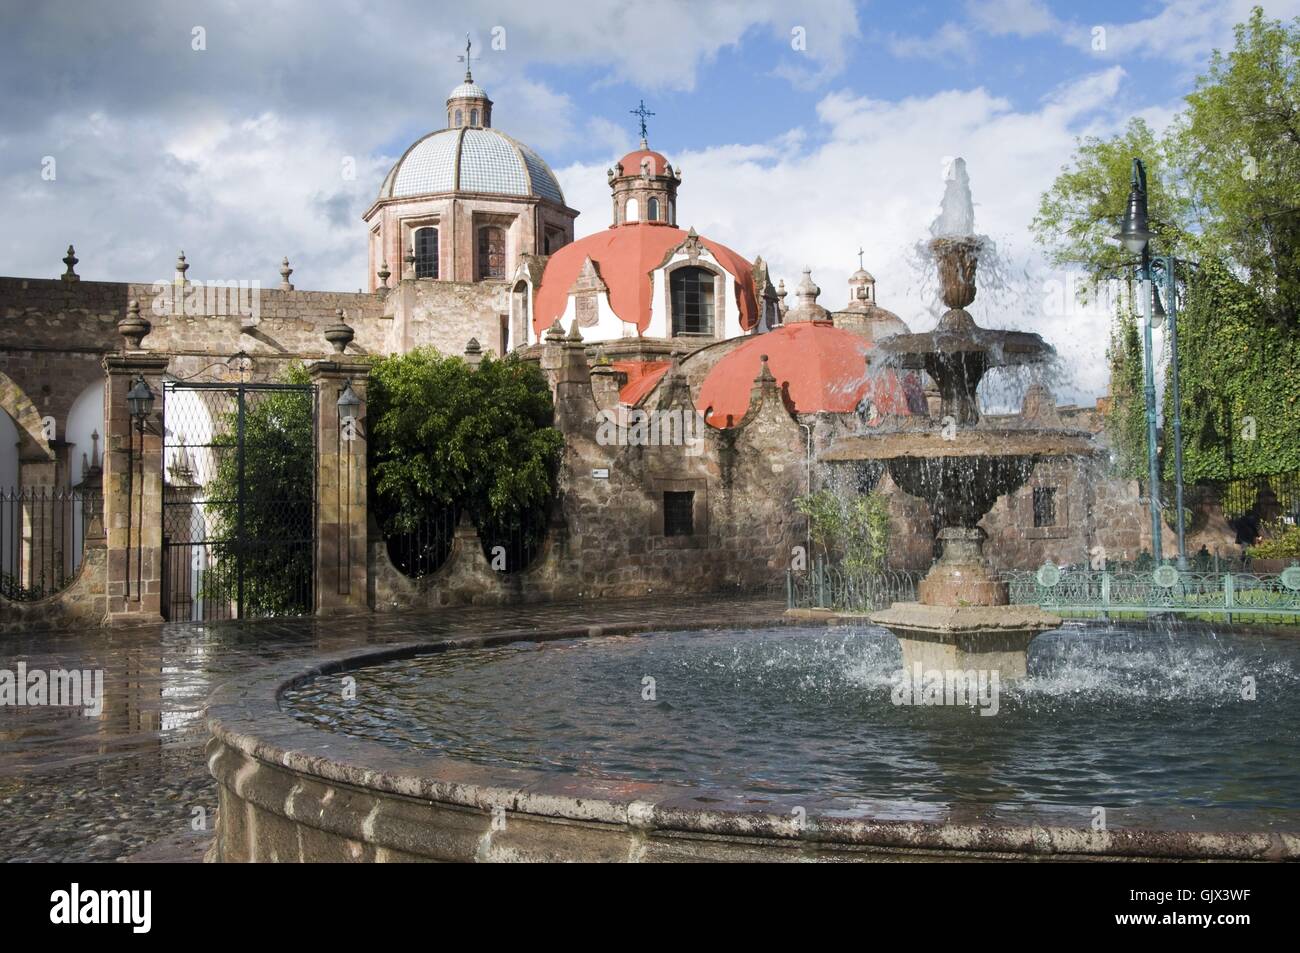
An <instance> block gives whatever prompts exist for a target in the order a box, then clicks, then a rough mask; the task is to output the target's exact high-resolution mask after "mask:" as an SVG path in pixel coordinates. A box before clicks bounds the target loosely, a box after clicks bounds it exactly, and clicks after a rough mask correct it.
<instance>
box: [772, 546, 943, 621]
mask: <svg viewBox="0 0 1300 953" xmlns="http://www.w3.org/2000/svg"><path fill="white" fill-rule="evenodd" d="M923 575H924V573H920V572H913V571H911V570H902V569H897V570H896V569H887V570H884V571H881V572H867V571H851V570H845V569H842V568H840V567H836V566H831V565H827V563H826V562H825V560H821V559H818V560H814V562H813V565H812V566H811V567H810V568H809V570H808V571H806V572H796V571H794V570H787V571H786V604H787V605H788V606H789V607H790V608H792V609H795V608H798V609H836V610H839V611H842V612H875V611H877V610H879V609H886V608H888V607H889V606H890V605H892V604H893V603H895V602H915V601H916V584H917V583H918V582H920V580H921V578H922V576H923Z"/></svg>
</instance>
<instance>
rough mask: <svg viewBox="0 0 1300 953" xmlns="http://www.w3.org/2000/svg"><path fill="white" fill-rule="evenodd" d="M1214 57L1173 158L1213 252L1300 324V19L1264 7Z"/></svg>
mask: <svg viewBox="0 0 1300 953" xmlns="http://www.w3.org/2000/svg"><path fill="white" fill-rule="evenodd" d="M1234 33H1235V41H1236V42H1235V48H1234V49H1233V50H1231V51H1229V52H1227V53H1223V52H1221V51H1219V50H1215V51H1214V52H1213V54H1212V56H1211V58H1210V65H1209V70H1208V72H1207V73H1206V74H1205V75H1204V76H1201V77H1200V78H1199V79H1198V80H1197V83H1196V89H1195V91H1194V92H1192V93H1191V94H1190V95H1188V97H1187V108H1186V110H1185V111H1184V112H1183V113H1182V115H1181V116H1180V117H1179V118H1178V120H1177V121H1176V123H1175V125H1174V130H1173V134H1172V136H1171V149H1172V150H1173V151H1174V152H1176V153H1177V154H1178V156H1179V164H1180V165H1181V167H1182V169H1184V170H1185V173H1184V174H1185V177H1186V183H1187V188H1188V190H1189V192H1190V194H1191V195H1192V196H1194V198H1195V202H1196V207H1197V211H1198V225H1199V227H1200V228H1201V230H1202V231H1203V233H1204V234H1203V245H1204V248H1205V250H1206V251H1207V252H1208V253H1209V254H1212V255H1213V256H1214V257H1217V258H1221V259H1223V260H1224V261H1225V262H1228V263H1230V264H1231V265H1232V266H1235V268H1237V269H1239V270H1240V271H1241V272H1242V273H1243V274H1244V275H1247V276H1248V277H1249V284H1250V285H1251V287H1253V288H1254V289H1255V291H1256V292H1257V293H1258V294H1259V296H1260V299H1261V301H1262V303H1263V305H1264V307H1265V308H1266V309H1267V310H1268V311H1269V313H1270V314H1271V315H1273V316H1275V317H1278V318H1281V319H1283V320H1285V321H1286V322H1288V323H1290V324H1292V325H1293V326H1294V325H1295V324H1296V322H1297V315H1298V314H1300V308H1298V306H1300V18H1297V19H1295V20H1292V21H1291V22H1290V23H1284V22H1282V21H1280V20H1270V19H1267V18H1266V17H1265V16H1264V12H1263V10H1261V9H1260V8H1259V7H1256V8H1255V9H1254V10H1253V11H1252V13H1251V16H1250V20H1249V21H1247V22H1246V23H1241V24H1238V25H1237V27H1236V28H1235V31H1234Z"/></svg>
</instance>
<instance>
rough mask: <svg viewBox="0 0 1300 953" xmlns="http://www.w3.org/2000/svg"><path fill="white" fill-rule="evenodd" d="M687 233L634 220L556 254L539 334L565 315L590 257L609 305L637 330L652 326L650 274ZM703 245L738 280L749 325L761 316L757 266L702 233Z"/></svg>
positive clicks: (536, 325) (537, 315) (540, 297)
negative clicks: (755, 285) (756, 285)
mask: <svg viewBox="0 0 1300 953" xmlns="http://www.w3.org/2000/svg"><path fill="white" fill-rule="evenodd" d="M686 237H687V233H686V232H684V231H682V230H681V229H680V228H675V227H673V226H671V225H665V224H661V223H658V222H636V223H631V222H629V223H627V224H624V225H619V226H617V227H613V228H609V229H607V230H606V231H603V232H597V233H596V234H595V235H588V236H587V237H586V238H580V239H578V241H576V242H570V243H569V244H568V245H565V246H564V247H563V248H561V249H560V250H559V251H557V252H556V253H555V254H553V255H551V257H550V258H549V259H548V260H547V262H546V270H545V271H543V272H542V284H541V287H540V288H539V289H538V290H537V300H536V302H535V303H534V308H533V330H534V331H535V332H536V333H537V335H538V336H541V335H543V334H545V333H546V331H547V329H548V328H550V327H551V325H553V324H554V323H555V321H556V319H557V318H559V317H560V315H562V314H564V311H565V309H566V308H567V307H568V306H569V289H570V288H572V287H573V283H574V281H575V280H576V279H577V277H578V273H579V272H580V271H581V270H582V264H583V262H585V261H586V260H587V258H588V257H590V258H591V260H592V261H594V262H595V263H596V267H597V269H598V270H599V271H600V277H601V279H602V280H603V281H604V282H605V285H606V286H607V287H608V288H609V306H610V307H611V308H613V309H614V313H615V314H617V315H618V316H619V317H620V318H622V319H623V320H624V321H626V322H628V323H629V324H632V323H635V324H636V328H637V331H638V332H643V331H645V329H646V328H648V327H649V326H650V311H651V301H650V295H651V281H650V274H651V272H653V271H654V270H655V269H656V268H658V267H659V265H660V264H661V263H662V262H663V260H664V257H665V256H666V255H667V254H668V252H669V251H670V250H671V249H673V248H676V247H677V246H678V245H680V244H681V243H682V242H684V241H686ZM700 244H701V245H703V246H704V247H705V248H707V249H708V250H709V251H710V252H711V253H712V254H713V256H714V258H716V259H717V261H718V264H719V265H721V266H722V267H723V269H725V270H726V271H727V273H728V274H730V275H731V277H733V278H735V279H736V280H735V283H734V290H735V296H736V301H737V302H738V303H739V308H740V326H741V327H742V328H744V329H745V330H749V329H750V328H752V327H753V326H754V324H755V322H756V321H757V317H758V304H757V298H756V297H755V293H754V273H753V265H752V264H750V262H748V261H746V260H745V259H744V258H743V257H741V256H740V255H738V254H737V253H736V252H734V251H732V250H731V249H730V248H728V247H727V246H726V245H720V244H718V243H717V242H715V241H710V240H709V239H707V238H703V237H701V238H700Z"/></svg>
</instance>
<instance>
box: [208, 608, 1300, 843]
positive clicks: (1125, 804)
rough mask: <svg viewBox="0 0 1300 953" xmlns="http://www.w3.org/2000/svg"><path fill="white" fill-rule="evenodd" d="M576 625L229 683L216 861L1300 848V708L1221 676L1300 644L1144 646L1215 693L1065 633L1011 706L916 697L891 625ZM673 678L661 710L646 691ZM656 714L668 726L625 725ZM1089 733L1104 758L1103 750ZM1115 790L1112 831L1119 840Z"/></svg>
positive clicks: (215, 735) (1276, 669)
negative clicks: (1249, 701)
mask: <svg viewBox="0 0 1300 953" xmlns="http://www.w3.org/2000/svg"><path fill="white" fill-rule="evenodd" d="M608 631H609V630H608V629H606V632H608ZM555 635H557V636H563V637H564V638H557V639H556V640H555V641H550V640H548V638H547V636H546V635H540V636H539V635H538V634H536V633H529V634H527V635H526V636H525V635H522V634H516V635H503V636H499V637H489V638H481V639H458V640H453V641H448V642H442V643H434V644H427V645H410V646H403V647H399V648H392V649H387V650H384V651H382V652H372V653H368V654H365V655H359V656H358V655H352V656H346V657H335V658H325V659H321V660H319V661H318V662H317V663H316V664H314V665H311V666H310V667H307V668H303V667H302V663H299V664H298V665H296V666H294V665H287V666H281V667H279V668H278V669H272V670H268V671H266V672H264V673H262V674H261V675H259V676H258V677H257V678H256V679H255V680H253V681H252V682H251V683H249V684H243V685H238V686H234V685H232V686H227V687H225V688H223V689H222V690H221V691H220V692H219V693H218V694H217V696H215V697H214V699H213V700H212V703H211V704H210V707H209V718H210V721H209V724H210V728H211V732H212V740H211V741H210V743H209V749H208V755H209V766H210V768H211V771H212V773H213V775H214V777H215V778H216V779H217V781H218V789H219V798H220V814H219V819H218V825H217V834H216V838H215V842H214V845H213V848H212V850H211V853H210V859H212V860H223V861H242V860H272V861H274V860H279V861H298V860H311V861H314V860H337V861H411V860H439V861H475V860H478V861H499V860H532V861H543V860H547V861H549V860H601V861H657V860H700V859H704V860H741V861H756V860H899V859H934V858H944V859H956V860H988V859H1006V858H1012V859H1013V858H1026V859H1044V860H1052V859H1068V860H1079V859H1084V860H1099V859H1115V858H1134V857H1150V858H1155V857H1159V858H1170V859H1205V858H1224V859H1285V858H1294V857H1298V856H1300V836H1298V834H1297V832H1300V812H1297V810H1296V808H1297V807H1298V806H1300V780H1297V778H1296V777H1295V776H1294V766H1295V765H1297V764H1300V758H1297V757H1296V752H1294V751H1292V750H1290V749H1288V750H1286V751H1283V750H1280V749H1279V750H1277V751H1274V749H1273V747H1272V746H1273V745H1274V741H1273V740H1272V736H1271V735H1270V736H1269V737H1267V738H1265V737H1260V736H1259V733H1260V732H1265V731H1267V732H1277V733H1278V734H1277V738H1278V740H1277V742H1276V744H1277V745H1279V746H1281V747H1283V748H1285V747H1286V746H1287V745H1289V746H1290V748H1294V747H1295V740H1294V739H1295V738H1296V737H1297V734H1298V733H1297V732H1296V731H1295V727H1296V725H1295V721H1296V712H1295V711H1294V706H1290V707H1285V710H1284V711H1282V710H1274V707H1275V705H1276V704H1278V703H1279V702H1278V701H1277V700H1276V699H1275V701H1274V702H1273V703H1270V705H1269V710H1267V711H1266V710H1264V709H1263V708H1261V709H1250V710H1244V711H1243V710H1241V709H1238V708H1236V707H1232V706H1231V705H1230V695H1231V693H1230V692H1227V693H1226V694H1225V692H1226V689H1225V687H1224V685H1221V684H1219V682H1220V681H1222V679H1223V678H1228V679H1229V680H1231V678H1232V677H1233V676H1234V673H1235V672H1236V671H1237V670H1238V669H1239V668H1242V667H1243V666H1246V667H1249V668H1250V670H1251V671H1256V672H1267V673H1269V674H1270V676H1271V677H1273V678H1276V679H1280V680H1281V681H1283V682H1285V683H1286V685H1287V686H1293V687H1295V686H1300V682H1297V677H1296V671H1297V660H1296V658H1295V652H1294V649H1293V648H1292V649H1291V650H1290V651H1289V652H1282V653H1281V654H1280V655H1279V654H1277V653H1273V654H1271V655H1269V656H1268V658H1266V659H1263V660H1262V667H1261V664H1258V663H1260V662H1261V659H1260V658H1259V657H1258V652H1259V651H1260V649H1259V647H1258V646H1257V645H1256V644H1254V643H1249V644H1246V643H1243V644H1242V645H1241V646H1240V647H1237V648H1234V650H1233V651H1232V652H1229V653H1227V654H1226V655H1225V654H1224V653H1223V652H1221V651H1218V650H1216V649H1215V646H1216V645H1219V644H1221V643H1219V642H1216V641H1215V640H1207V641H1206V642H1205V643H1204V644H1203V645H1200V646H1199V647H1197V648H1195V650H1194V651H1191V653H1190V654H1187V653H1183V654H1181V655H1180V654H1178V653H1175V655H1174V656H1171V657H1169V658H1166V657H1164V656H1159V655H1158V653H1159V652H1161V651H1163V649H1162V646H1163V645H1164V644H1165V641H1166V640H1164V639H1161V638H1159V637H1157V638H1155V639H1154V640H1153V641H1150V640H1149V641H1148V642H1144V643H1142V645H1143V647H1142V648H1141V652H1142V653H1148V654H1149V653H1150V652H1156V653H1157V656H1158V657H1157V656H1151V657H1149V658H1148V657H1147V656H1146V655H1141V654H1140V653H1139V658H1140V659H1141V666H1142V667H1143V671H1144V672H1149V673H1151V676H1150V677H1152V678H1159V676H1158V674H1156V673H1159V672H1161V671H1165V670H1168V669H1174V670H1176V669H1178V668H1179V667H1180V666H1182V667H1184V668H1187V667H1191V668H1194V669H1195V671H1196V672H1197V673H1198V674H1197V676H1196V679H1197V683H1196V684H1195V685H1191V686H1182V687H1180V684H1179V683H1178V682H1177V681H1167V680H1165V681H1160V682H1159V684H1158V685H1155V684H1152V685H1143V684H1139V685H1131V684H1126V679H1127V678H1128V677H1129V676H1128V675H1125V672H1128V673H1130V675H1131V672H1132V670H1133V666H1134V664H1135V662H1134V659H1133V658H1129V657H1128V656H1126V655H1125V654H1124V653H1122V652H1121V653H1120V655H1119V656H1117V659H1118V662H1117V664H1114V665H1110V666H1105V665H1099V664H1098V659H1097V658H1093V657H1088V655H1087V652H1085V653H1084V655H1083V656H1080V657H1077V658H1076V657H1072V656H1071V653H1072V652H1077V651H1078V650H1079V647H1080V646H1083V645H1085V644H1086V645H1093V646H1094V648H1096V647H1098V646H1101V645H1103V644H1105V643H1103V642H1102V641H1099V640H1093V641H1092V642H1086V641H1080V640H1078V639H1076V638H1073V637H1064V636H1061V635H1060V634H1055V633H1054V634H1051V635H1047V636H1044V637H1043V640H1044V641H1041V642H1040V643H1039V645H1038V646H1037V647H1036V649H1035V654H1034V658H1035V659H1036V660H1037V661H1036V662H1035V665H1034V666H1033V671H1031V677H1030V678H1029V679H1028V680H1027V681H1025V682H1023V683H1022V685H1021V687H1019V688H1016V689H1013V690H1011V692H1010V693H1007V694H1004V697H1003V699H1002V704H1001V711H1000V713H999V715H998V717H992V718H989V717H982V716H981V715H980V714H979V712H978V711H975V710H972V709H969V708H962V707H941V708H925V707H907V706H903V707H900V706H898V705H896V704H893V703H892V702H891V700H890V685H889V683H888V679H885V680H883V681H882V675H884V674H885V673H886V672H890V671H893V670H894V669H895V668H897V667H898V664H899V659H898V655H897V649H896V648H894V643H893V640H892V639H890V638H889V637H888V636H886V635H885V634H884V633H883V632H881V631H880V630H827V629H825V628H821V629H817V630H798V629H772V630H759V631H749V632H727V633H719V632H713V633H675V634H667V635H653V636H648V637H643V638H608V637H604V636H602V637H598V638H577V639H574V638H571V636H572V635H573V633H572V632H566V633H556V634H555ZM525 640H526V641H525ZM1094 643H1095V645H1094ZM1216 651H1217V654H1215V653H1216ZM1204 652H1210V653H1211V656H1212V657H1211V656H1204V654H1203V653H1204ZM1197 653H1202V654H1197ZM1044 660H1047V661H1046V662H1044ZM1103 669H1105V670H1106V671H1107V677H1108V678H1109V679H1112V680H1113V683H1112V684H1110V686H1109V687H1107V688H1105V689H1104V690H1102V691H1101V692H1100V694H1097V693H1096V692H1094V689H1095V688H1096V685H1095V684H1093V683H1088V681H1087V680H1088V679H1090V678H1092V673H1096V672H1098V671H1101V670H1103ZM648 672H655V673H657V674H658V680H657V683H658V692H659V697H658V700H657V701H656V702H649V703H647V702H646V701H645V700H644V699H643V698H642V693H643V691H644V684H643V679H644V677H645V675H646V673H648ZM344 674H348V675H351V676H353V677H355V678H356V680H357V690H358V696H357V697H358V700H359V701H360V702H361V704H360V705H359V706H356V707H348V706H342V707H340V705H336V704H334V702H329V704H327V705H326V706H325V707H324V708H320V707H316V705H315V703H314V702H313V699H315V700H316V701H317V702H319V701H321V700H322V699H324V700H326V701H329V700H330V699H336V698H337V692H338V686H339V683H340V679H341V676H343V675H344ZM1144 677H1146V676H1144ZM692 679H694V680H693V681H692ZM1081 679H1082V680H1083V682H1082V683H1079V684H1075V683H1076V682H1078V681H1079V680H1081ZM683 680H685V681H683ZM1090 685H1091V687H1090ZM1285 687H1286V686H1283V688H1285ZM1080 690H1082V691H1083V693H1084V699H1083V702H1082V703H1081V702H1080V699H1079V691H1080ZM430 691H433V692H435V693H436V697H435V698H431V697H430V696H428V694H427V693H428V692H430ZM1207 692H1208V694H1209V695H1212V696H1213V697H1212V698H1208V699H1207V698H1205V697H1203V696H1204V695H1205V694H1206V693H1207ZM1296 694H1297V693H1296V692H1294V691H1284V692H1283V693H1282V695H1281V696H1278V697H1295V696H1296ZM367 699H369V701H366V700H367ZM1153 701H1155V702H1158V704H1157V705H1155V707H1154V708H1153V706H1152V703H1153ZM434 702H436V703H434ZM1203 702H1204V703H1205V704H1204V705H1203V704H1202V703H1203ZM1207 705H1208V707H1206V706H1207ZM1287 705H1288V706H1289V703H1287ZM1189 706H1191V707H1193V708H1196V709H1197V710H1198V711H1199V710H1200V709H1201V708H1202V707H1206V710H1207V711H1209V712H1210V713H1211V714H1213V713H1214V712H1220V713H1221V714H1220V716H1219V720H1220V721H1223V722H1224V724H1223V726H1222V728H1221V730H1207V726H1206V723H1205V719H1204V718H1199V720H1200V722H1201V723H1200V724H1199V725H1197V724H1193V723H1192V722H1193V721H1196V720H1198V718H1196V717H1189V714H1193V713H1190V712H1189ZM1152 711H1157V712H1163V714H1161V717H1162V718H1164V719H1165V720H1167V722H1168V724H1169V726H1170V728H1169V729H1168V730H1164V731H1161V732H1152V731H1151V730H1150V725H1149V724H1147V723H1145V721H1144V719H1143V716H1142V715H1141V713H1143V712H1147V713H1148V714H1149V713H1150V712H1152ZM1134 712H1136V713H1138V716H1137V717H1135V715H1134ZM326 713H328V714H326ZM317 716H322V717H327V720H328V722H329V730H323V729H322V727H319V725H321V724H324V722H321V721H319V718H318V717H317ZM628 718H634V719H639V720H640V721H639V722H638V723H639V724H640V729H639V730H637V731H633V732H631V733H630V734H629V733H628V732H626V731H621V730H619V727H618V726H619V725H620V723H621V722H622V721H625V720H626V719H628ZM1242 718H1248V719H1249V720H1247V721H1245V722H1242V723H1241V724H1237V723H1236V722H1237V721H1238V720H1240V719H1242ZM311 721H315V722H316V724H315V725H314V724H312V723H309V722H311ZM1229 722H1231V723H1229ZM1243 725H1244V726H1245V733H1246V735H1249V736H1250V737H1249V740H1250V742H1251V743H1250V744H1241V743H1240V741H1239V736H1240V735H1241V732H1242V726H1243ZM1178 726H1182V727H1181V729H1180V728H1179V727H1178ZM1270 726H1271V727H1270ZM1211 727H1214V725H1213V723H1211ZM1148 734H1150V735H1151V736H1152V738H1156V739H1158V745H1157V747H1156V748H1155V749H1153V750H1152V751H1151V752H1149V753H1145V752H1139V753H1138V754H1139V755H1140V756H1141V759H1142V760H1143V761H1144V764H1143V765H1141V766H1139V765H1138V764H1137V763H1136V762H1135V763H1134V764H1133V765H1132V767H1131V776H1129V773H1128V771H1127V770H1118V769H1117V766H1116V765H1112V764H1110V763H1109V762H1108V761H1107V758H1113V757H1116V756H1127V754H1126V753H1127V752H1129V751H1130V750H1131V748H1132V746H1133V745H1134V744H1138V743H1140V739H1141V738H1143V737H1145V736H1146V735H1148ZM1130 735H1131V736H1132V738H1131V739H1130V738H1129V736H1130ZM1184 735H1186V736H1187V737H1183V736H1184ZM1088 739H1092V740H1093V742H1095V744H1096V747H1097V748H1098V752H1097V754H1096V755H1094V756H1089V755H1087V754H1086V753H1081V752H1079V751H1078V750H1076V749H1077V748H1078V746H1079V745H1080V744H1083V743H1086V742H1088ZM1287 739H1290V740H1289V741H1288V740H1287ZM629 745H631V747H629ZM1184 746H1187V747H1189V750H1195V751H1196V752H1197V753H1198V756H1199V757H1200V759H1201V761H1200V762H1196V760H1195V759H1192V761H1193V762H1195V763H1204V761H1205V759H1207V758H1214V759H1217V758H1219V757H1220V755H1222V756H1223V759H1224V760H1223V763H1224V764H1226V765H1236V767H1235V768H1230V770H1235V771H1238V772H1241V773H1242V777H1243V778H1245V777H1247V776H1249V777H1250V778H1252V779H1253V780H1252V784H1253V785H1254V786H1255V787H1257V788H1261V791H1260V796H1259V799H1258V800H1259V803H1256V804H1252V805H1251V809H1250V810H1248V811H1247V810H1218V809H1217V808H1216V807H1215V806H1214V804H1213V803H1212V802H1213V799H1214V792H1216V791H1221V792H1222V796H1223V797H1224V799H1225V800H1229V801H1231V800H1233V799H1240V797H1241V796H1242V785H1241V783H1240V782H1238V781H1236V780H1234V778H1233V777H1222V778H1219V780H1218V781H1216V782H1208V783H1207V782H1205V781H1204V780H1198V779H1197V778H1194V777H1183V776H1181V775H1180V774H1179V772H1180V771H1181V770H1182V761H1181V760H1180V758H1179V757H1178V753H1179V752H1180V751H1182V750H1183V747H1184ZM1221 749H1223V750H1221ZM1229 749H1230V750H1229ZM1225 751H1226V752H1227V753H1225ZM1146 762H1153V763H1146ZM1058 766H1059V767H1058ZM1080 766H1093V767H1095V771H1096V773H1095V774H1088V775H1087V776H1086V777H1084V776H1083V774H1081V772H1080V770H1079V769H1080ZM1058 771H1059V773H1058ZM1161 772H1170V773H1169V774H1168V775H1167V777H1166V778H1165V780H1164V781H1160V777H1161V776H1162V775H1161ZM1261 772H1262V773H1261ZM1081 777H1084V780H1083V781H1081V780H1080V778H1081ZM1261 777H1263V778H1264V780H1261ZM1153 779H1154V781H1153ZM1118 782H1124V784H1127V785H1128V787H1127V788H1125V787H1124V784H1120V786H1118V787H1117V786H1116V785H1117V783H1118ZM1134 785H1136V787H1135V786H1134ZM1192 791H1195V792H1197V793H1196V794H1195V795H1194V796H1193V795H1191V794H1190V792H1192ZM1016 792H1020V793H1019V794H1017V793H1016ZM1184 792H1188V793H1184ZM1189 797H1190V798H1191V800H1189V799H1188V798H1189ZM1207 799H1208V801H1209V802H1210V803H1207ZM1098 804H1100V805H1103V806H1106V807H1107V810H1108V828H1107V829H1106V830H1094V829H1093V827H1092V823H1093V818H1094V813H1093V810H1094V807H1095V806H1096V805H1098Z"/></svg>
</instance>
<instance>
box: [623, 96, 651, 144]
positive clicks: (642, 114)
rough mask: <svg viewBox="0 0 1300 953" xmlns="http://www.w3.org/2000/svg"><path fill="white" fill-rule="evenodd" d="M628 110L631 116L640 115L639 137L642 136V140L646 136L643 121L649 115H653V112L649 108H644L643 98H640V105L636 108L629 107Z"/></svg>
mask: <svg viewBox="0 0 1300 953" xmlns="http://www.w3.org/2000/svg"><path fill="white" fill-rule="evenodd" d="M628 112H630V113H631V114H632V115H633V116H640V117H641V138H642V140H644V139H645V137H646V131H645V121H646V120H647V119H649V118H650V117H651V116H653V115H654V113H652V112H651V111H650V110H648V109H646V108H645V100H644V99H643V100H641V105H640V106H638V107H637V108H636V109H629V110H628Z"/></svg>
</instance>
